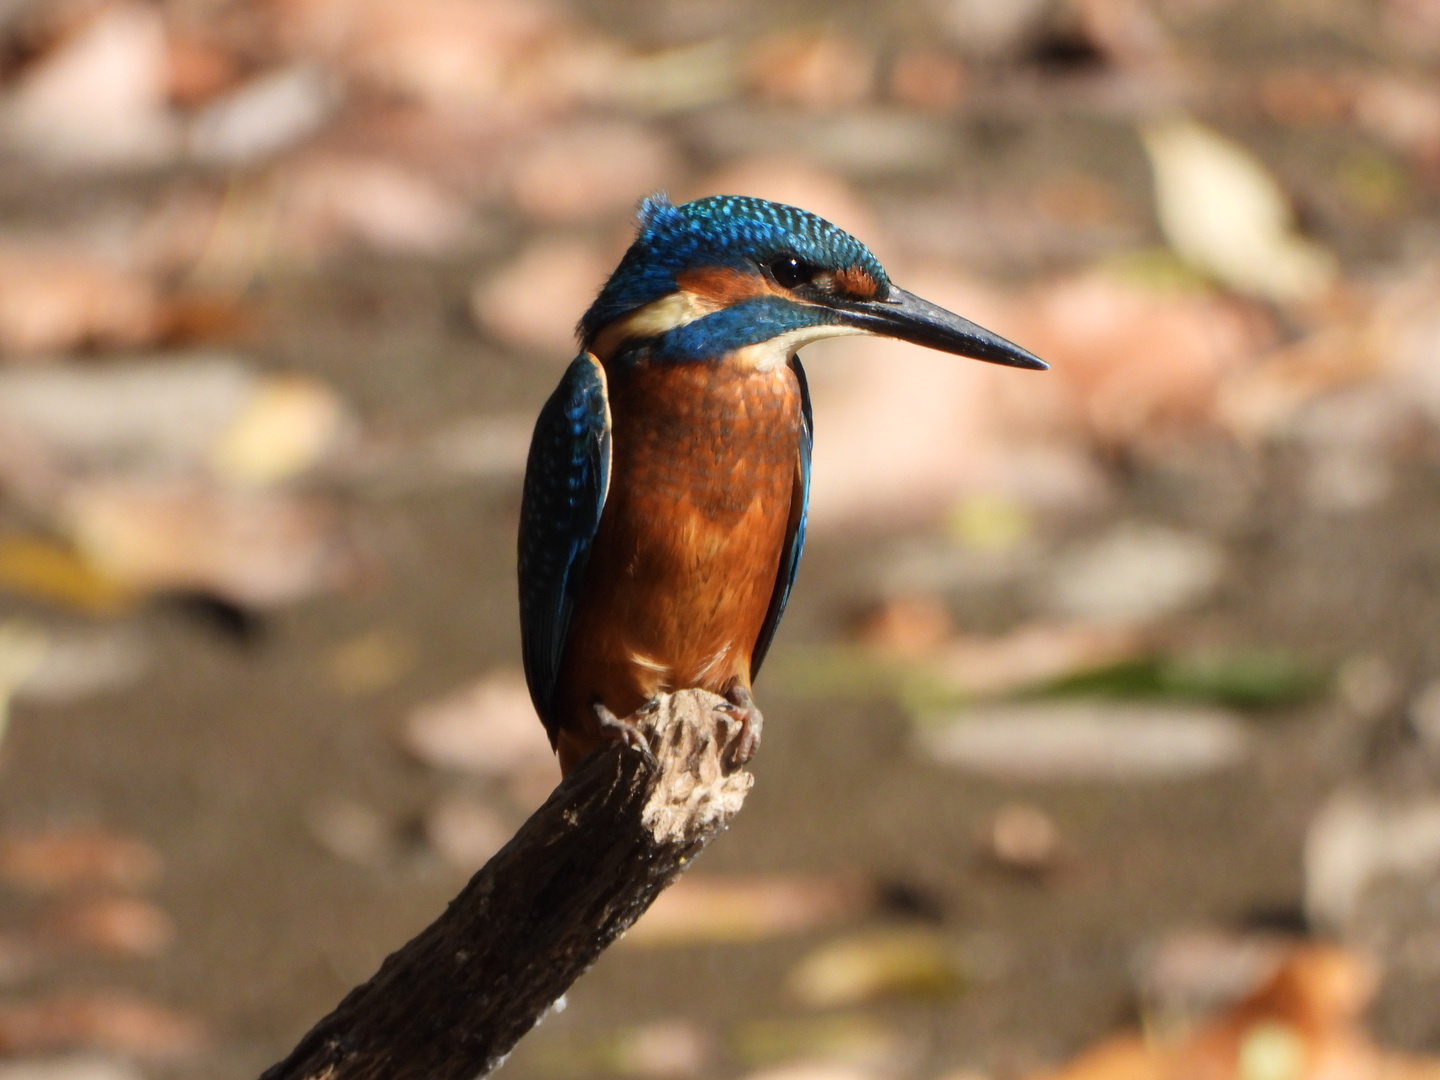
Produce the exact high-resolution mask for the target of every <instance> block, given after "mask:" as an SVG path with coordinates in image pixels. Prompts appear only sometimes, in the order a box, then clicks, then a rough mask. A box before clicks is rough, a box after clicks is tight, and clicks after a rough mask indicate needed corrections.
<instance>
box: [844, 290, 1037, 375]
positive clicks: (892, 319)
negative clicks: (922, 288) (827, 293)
mask: <svg viewBox="0 0 1440 1080" xmlns="http://www.w3.org/2000/svg"><path fill="white" fill-rule="evenodd" d="M846 316H847V321H849V322H850V323H851V324H852V325H854V326H857V327H859V328H861V329H863V330H867V331H869V332H870V333H873V334H879V335H881V336H883V337H891V338H896V339H898V340H900V341H909V342H911V343H913V344H916V345H923V346H925V347H926V348H930V349H936V350H939V351H940V352H948V353H951V354H953V355H955V356H967V357H970V358H971V359H972V360H984V361H986V362H987V363H991V364H1002V365H1004V366H1006V367H1013V368H1023V369H1026V370H1029V371H1049V370H1050V365H1049V364H1047V363H1046V362H1045V361H1044V360H1041V359H1040V358H1039V357H1038V356H1036V355H1035V354H1034V353H1032V352H1030V351H1029V350H1028V349H1024V348H1021V347H1020V346H1019V345H1016V344H1015V343H1014V342H1013V341H1007V340H1006V339H1005V338H1003V337H1001V336H1000V335H999V334H996V333H993V332H992V331H990V330H986V329H985V328H984V327H983V326H979V325H977V324H975V323H973V322H971V321H970V320H969V319H966V318H964V317H962V316H960V315H956V314H955V313H954V312H953V311H947V310H946V309H945V308H942V307H940V306H939V305H937V304H933V303H931V302H930V301H929V300H925V299H922V298H921V297H919V296H916V295H915V294H914V293H912V292H908V291H906V290H905V289H901V288H899V287H896V286H893V285H892V286H891V289H890V295H889V296H888V297H886V299H885V300H883V301H879V302H872V303H869V304H864V305H856V306H855V307H853V308H851V309H850V310H849V311H848V312H846Z"/></svg>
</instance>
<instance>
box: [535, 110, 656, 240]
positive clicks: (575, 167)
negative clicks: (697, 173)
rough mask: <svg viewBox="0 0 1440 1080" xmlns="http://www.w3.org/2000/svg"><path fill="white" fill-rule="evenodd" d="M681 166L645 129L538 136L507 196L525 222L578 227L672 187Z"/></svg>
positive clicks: (631, 126)
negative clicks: (638, 197)
mask: <svg viewBox="0 0 1440 1080" xmlns="http://www.w3.org/2000/svg"><path fill="white" fill-rule="evenodd" d="M679 171H680V162H679V159H678V157H677V155H676V153H675V151H674V149H673V148H672V147H671V146H670V145H669V144H668V143H667V142H665V140H664V139H662V138H661V137H660V135H659V134H657V133H656V132H655V131H653V130H652V129H650V128H649V127H646V126H642V125H640V124H635V123H627V122H622V121H618V120H610V121H590V122H587V123H583V124H577V125H573V126H571V127H568V128H563V129H560V130H558V131H553V132H550V133H547V134H545V135H542V136H541V138H540V139H539V140H537V141H536V142H535V143H534V144H532V145H531V146H530V147H529V148H528V149H527V150H526V151H525V152H524V153H522V154H521V156H520V159H519V160H518V161H517V162H516V163H515V166H514V168H513V171H512V172H511V175H510V196H511V198H512V199H513V200H514V202H515V204H516V205H517V206H518V207H519V208H520V209H521V211H522V212H524V213H525V214H526V215H527V216H529V217H531V218H533V219H535V220H537V221H544V222H565V221H578V220H584V219H587V218H595V217H601V216H604V215H606V214H614V213H616V212H621V211H627V210H629V209H630V208H632V207H633V206H634V205H635V199H636V192H650V191H657V190H661V189H664V188H668V187H670V186H671V185H673V184H674V182H675V180H676V177H677V175H678V174H679Z"/></svg>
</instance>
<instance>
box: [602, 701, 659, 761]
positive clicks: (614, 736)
mask: <svg viewBox="0 0 1440 1080" xmlns="http://www.w3.org/2000/svg"><path fill="white" fill-rule="evenodd" d="M590 708H591V710H592V711H593V712H594V713H595V719H596V721H598V723H599V725H600V738H601V739H603V740H605V741H606V742H622V743H624V744H625V745H626V746H628V747H630V749H631V750H638V751H640V753H642V754H644V755H645V757H646V759H647V760H648V761H649V763H650V764H651V765H654V764H655V753H654V751H652V750H651V749H650V744H649V743H648V742H647V741H646V739H645V735H644V733H643V732H642V731H641V730H640V729H639V728H638V727H636V726H635V725H634V724H632V723H630V722H629V721H628V720H622V719H620V717H618V716H616V715H615V714H614V713H613V712H611V711H610V710H609V709H607V708H606V707H605V705H604V703H603V702H600V701H597V702H595V703H594V704H592V705H591V706H590Z"/></svg>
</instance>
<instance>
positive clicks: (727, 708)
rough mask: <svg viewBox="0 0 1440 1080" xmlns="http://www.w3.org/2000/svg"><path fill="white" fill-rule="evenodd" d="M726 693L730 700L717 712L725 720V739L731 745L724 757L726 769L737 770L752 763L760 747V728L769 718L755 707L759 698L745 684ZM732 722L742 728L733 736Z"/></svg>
mask: <svg viewBox="0 0 1440 1080" xmlns="http://www.w3.org/2000/svg"><path fill="white" fill-rule="evenodd" d="M725 696H726V697H727V698H729V699H730V700H729V701H727V702H726V703H725V704H724V705H717V706H715V713H716V716H717V718H719V719H720V721H721V725H722V728H723V729H724V735H723V738H724V740H725V742H726V744H727V750H726V752H725V753H724V757H723V758H722V760H723V762H724V764H725V766H726V768H727V769H728V770H729V771H730V772H734V771H735V770H736V769H738V768H740V767H741V766H742V765H746V764H748V763H749V761H750V759H751V758H753V757H754V756H755V751H756V750H759V749H760V729H761V728H762V727H763V726H764V723H765V717H764V716H763V715H761V713H760V710H759V709H757V708H756V707H755V699H754V698H752V697H751V696H750V691H749V690H748V689H746V688H745V687H743V686H735V687H732V688H731V689H730V690H729V691H728V692H727V693H726V695H725ZM732 724H736V725H739V728H740V731H739V733H738V734H736V735H733V736H732V735H731V728H730V726H731V725H732Z"/></svg>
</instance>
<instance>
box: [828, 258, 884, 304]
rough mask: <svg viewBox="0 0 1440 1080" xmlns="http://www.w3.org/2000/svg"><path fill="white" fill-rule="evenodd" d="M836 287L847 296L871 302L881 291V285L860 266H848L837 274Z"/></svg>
mask: <svg viewBox="0 0 1440 1080" xmlns="http://www.w3.org/2000/svg"><path fill="white" fill-rule="evenodd" d="M835 287H836V288H837V289H839V290H840V292H842V293H844V294H845V295H846V296H854V297H857V298H858V299H861V300H869V299H871V298H872V297H873V296H874V295H875V294H876V293H878V292H879V291H880V284H879V282H877V281H876V280H875V279H874V278H873V277H871V276H870V275H869V274H867V273H866V272H865V271H864V270H862V269H861V268H860V267H859V266H847V267H846V268H845V269H844V270H837V271H836V272H835Z"/></svg>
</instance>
